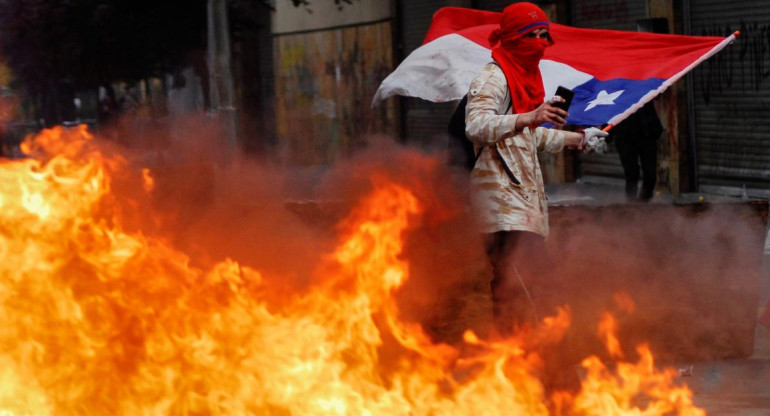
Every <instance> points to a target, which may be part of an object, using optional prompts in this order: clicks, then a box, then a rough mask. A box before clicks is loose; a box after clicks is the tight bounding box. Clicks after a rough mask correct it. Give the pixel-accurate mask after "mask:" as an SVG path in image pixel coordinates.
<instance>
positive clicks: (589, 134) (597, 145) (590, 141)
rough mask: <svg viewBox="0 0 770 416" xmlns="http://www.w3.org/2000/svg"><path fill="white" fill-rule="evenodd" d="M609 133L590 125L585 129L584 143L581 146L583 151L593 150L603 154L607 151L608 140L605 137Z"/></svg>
mask: <svg viewBox="0 0 770 416" xmlns="http://www.w3.org/2000/svg"><path fill="white" fill-rule="evenodd" d="M608 135H609V133H607V132H606V131H602V130H600V129H597V128H596V127H590V128H587V129H585V130H583V143H582V144H581V145H580V148H581V149H582V150H583V152H585V153H588V152H590V151H591V150H593V151H594V152H596V153H598V154H602V153H604V152H605V151H607V142H605V139H606V138H607V136H608Z"/></svg>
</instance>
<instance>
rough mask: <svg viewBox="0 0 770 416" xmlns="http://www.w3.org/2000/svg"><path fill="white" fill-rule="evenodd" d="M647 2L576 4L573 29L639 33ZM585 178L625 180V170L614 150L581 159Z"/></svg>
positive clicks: (601, 0)
mask: <svg viewBox="0 0 770 416" xmlns="http://www.w3.org/2000/svg"><path fill="white" fill-rule="evenodd" d="M647 17H648V16H647V0H593V1H590V2H580V1H574V2H573V4H572V26H576V27H585V28H591V29H614V30H631V31H636V22H637V20H640V19H645V18H647ZM580 172H581V173H582V174H583V175H594V176H611V177H618V178H622V177H623V167H622V166H621V165H620V158H619V157H618V154H617V152H616V151H615V148H614V146H612V145H610V146H609V152H607V153H605V154H603V155H597V154H595V153H591V154H588V155H582V154H581V155H580Z"/></svg>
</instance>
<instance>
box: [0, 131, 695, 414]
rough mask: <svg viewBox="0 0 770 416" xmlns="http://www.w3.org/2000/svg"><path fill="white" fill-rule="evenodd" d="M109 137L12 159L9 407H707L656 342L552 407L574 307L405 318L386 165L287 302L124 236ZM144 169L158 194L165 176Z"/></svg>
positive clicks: (3, 243)
mask: <svg viewBox="0 0 770 416" xmlns="http://www.w3.org/2000/svg"><path fill="white" fill-rule="evenodd" d="M97 141H98V140H94V138H93V137H92V136H91V135H90V133H89V132H88V131H87V129H86V128H85V127H79V128H74V129H63V128H55V129H51V130H45V131H43V132H42V133H41V134H40V135H39V136H37V137H33V138H29V139H27V141H25V143H24V145H23V150H24V152H25V153H26V154H28V155H30V157H29V158H27V159H24V160H17V161H3V162H2V163H0V187H2V189H1V192H0V259H1V260H2V261H0V318H1V319H2V322H3V325H2V326H0V415H9V416H10V415H13V416H22V415H137V414H143V415H355V416H359V415H363V416H379V415H498V414H499V415H502V414H506V415H508V414H521V415H547V414H565V415H566V414H574V415H588V414H602V415H605V414H617V415H626V414H629V415H630V414H644V415H659V414H670V413H676V414H682V415H700V414H703V412H702V411H700V410H699V409H697V408H696V407H695V406H693V405H692V402H691V398H690V397H691V393H690V392H689V390H687V389H686V387H684V388H679V387H676V386H674V385H673V383H672V379H673V373H672V371H671V370H665V371H663V372H657V371H656V370H655V368H654V366H653V360H652V356H651V354H650V353H649V351H648V350H646V349H645V348H643V347H640V349H639V354H640V356H641V359H640V362H639V363H638V364H623V363H621V364H618V366H617V374H613V373H612V372H610V371H609V370H608V369H607V368H606V367H605V366H604V365H603V364H602V363H601V362H600V361H599V360H598V359H597V358H588V359H586V360H585V361H584V362H583V367H584V368H585V369H586V371H587V374H586V377H585V378H584V380H583V387H582V390H581V392H579V393H578V394H576V395H575V396H571V395H570V396H563V400H561V401H560V403H561V405H560V406H556V407H554V406H549V405H548V404H547V398H546V397H545V393H544V390H543V387H542V385H541V384H540V381H539V380H538V378H537V373H538V366H539V364H538V363H539V358H538V356H537V353H536V351H537V348H538V346H539V345H540V344H543V343H547V342H548V340H550V339H553V338H558V337H559V336H560V334H563V332H564V331H565V330H566V328H567V327H568V325H569V322H570V317H569V313H568V311H567V310H566V309H565V310H562V311H561V312H560V314H559V315H557V316H555V317H549V318H547V319H546V320H544V321H543V324H542V325H540V327H539V328H537V329H535V330H532V332H529V333H526V334H519V335H517V336H515V337H513V338H511V339H507V340H502V341H485V340H482V339H481V338H480V337H479V336H477V335H476V334H474V333H472V332H466V333H465V336H464V340H465V344H464V345H463V346H461V347H460V348H457V347H454V346H449V345H444V344H437V343H435V342H433V341H431V339H430V338H429V337H428V336H427V335H426V334H425V333H424V332H423V330H422V329H421V328H420V326H419V325H417V324H408V323H405V322H403V321H402V320H401V319H399V309H398V304H397V303H396V302H395V301H394V299H393V296H392V292H393V291H394V290H396V289H398V288H399V287H401V286H402V285H403V283H404V282H405V281H406V280H407V279H409V275H410V269H409V264H408V263H407V262H406V261H404V260H403V259H402V258H400V255H401V252H402V249H403V236H402V234H403V233H404V231H405V230H407V229H408V228H409V227H410V224H411V221H412V219H413V218H415V217H418V216H419V215H420V214H421V212H422V207H421V201H419V200H418V199H417V198H416V197H415V194H414V193H413V192H411V191H410V189H408V188H407V187H405V186H404V185H399V184H396V183H394V182H393V181H390V180H389V179H388V176H387V175H386V174H384V173H383V174H381V175H379V176H376V177H374V178H373V179H372V191H371V192H370V193H369V195H368V196H367V197H366V198H364V199H363V200H361V201H360V202H359V204H358V206H357V207H356V208H355V209H354V210H353V211H352V212H351V213H350V215H349V216H348V217H347V219H346V220H345V221H344V222H343V223H342V224H341V225H340V241H339V244H338V245H337V248H336V249H335V250H334V251H333V252H331V253H329V254H328V255H327V256H326V257H325V258H326V262H325V264H324V265H323V267H321V268H320V269H319V272H318V273H319V276H318V279H317V281H318V282H319V283H318V284H317V285H315V286H314V287H313V288H312V290H309V291H307V292H305V293H302V294H296V295H294V296H292V297H290V298H287V299H285V300H282V301H281V302H276V301H275V300H274V299H271V287H270V284H269V281H270V280H269V279H266V278H265V277H266V276H264V275H263V274H262V273H261V272H260V271H258V270H255V269H252V268H248V267H244V266H242V265H240V264H238V263H236V262H233V261H229V260H228V261H224V262H221V263H218V264H216V265H214V266H213V267H211V268H210V269H208V270H202V269H199V268H196V267H193V266H191V262H190V259H189V257H188V256H187V255H186V254H185V253H184V252H182V251H179V250H177V249H175V248H174V247H172V246H171V245H170V244H169V243H167V242H165V241H164V240H161V239H159V238H155V237H152V236H151V235H150V234H148V233H143V232H142V231H141V230H136V231H129V230H127V229H126V227H125V224H124V223H123V218H122V213H125V212H127V211H128V210H129V208H127V207H126V206H124V205H122V204H124V203H125V201H121V200H120V199H119V198H116V197H115V196H114V195H112V193H111V192H112V191H111V189H112V185H113V180H114V177H115V175H116V174H117V173H118V172H121V174H127V173H126V172H130V171H131V170H130V168H129V167H128V166H127V162H126V161H125V160H123V159H121V158H119V157H108V156H106V155H105V153H103V152H101V151H100V150H99V146H98V144H97V143H96V142H97ZM136 175H137V176H138V177H139V178H138V179H137V183H139V184H141V185H139V188H140V189H143V191H144V192H152V190H153V189H154V180H153V177H152V173H151V172H150V171H146V170H145V171H141V172H138V173H136ZM131 204H134V205H136V204H138V203H137V202H136V201H134V202H131ZM134 205H131V207H132V208H133V207H134ZM606 329H607V330H608V331H609V330H612V329H613V328H612V327H611V326H610V327H608V328H606ZM565 394H566V393H565ZM640 395H641V396H644V397H647V398H648V399H647V400H645V401H642V403H641V404H637V403H635V402H634V401H635V399H637V398H639V397H640ZM634 406H644V407H643V408H641V407H634Z"/></svg>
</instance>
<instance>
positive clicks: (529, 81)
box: [465, 2, 607, 335]
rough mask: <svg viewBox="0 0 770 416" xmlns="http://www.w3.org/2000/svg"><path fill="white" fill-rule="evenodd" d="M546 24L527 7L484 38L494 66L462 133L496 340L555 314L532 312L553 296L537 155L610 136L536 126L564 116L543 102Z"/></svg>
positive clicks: (517, 7)
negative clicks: (488, 272)
mask: <svg viewBox="0 0 770 416" xmlns="http://www.w3.org/2000/svg"><path fill="white" fill-rule="evenodd" d="M549 25H550V24H549V20H548V17H547V16H546V15H545V12H543V10H541V9H540V8H539V7H538V6H536V5H534V4H532V3H528V2H520V3H515V4H512V5H510V6H508V7H506V8H505V10H504V11H503V15H502V20H501V22H500V27H499V28H497V29H496V30H495V31H494V32H493V33H492V34H491V36H490V38H489V40H490V43H491V44H492V47H493V48H492V58H493V60H494V62H490V63H489V64H487V65H486V66H485V67H484V68H483V70H482V71H481V72H480V73H479V74H478V75H477V76H476V78H475V79H474V80H473V82H472V83H471V87H470V91H469V92H468V103H467V106H466V112H465V123H466V124H465V133H466V136H467V137H468V139H469V140H471V141H472V142H473V144H474V147H475V149H476V153H477V155H478V159H477V161H476V164H475V166H474V168H473V170H472V172H471V182H472V185H473V189H474V192H473V206H474V212H475V214H474V215H475V216H476V217H477V219H478V220H479V222H480V224H481V227H482V231H483V232H484V233H485V239H486V249H487V254H488V255H489V259H490V263H491V265H492V272H493V279H492V282H491V290H492V302H493V312H494V317H495V326H496V328H497V330H498V332H500V333H501V335H508V334H510V333H511V331H512V330H513V329H514V328H515V327H517V326H523V325H528V324H534V323H535V322H537V320H538V319H540V318H542V317H544V316H546V315H551V314H553V313H555V309H554V310H550V309H548V307H546V306H541V307H538V305H537V304H538V302H541V303H542V302H543V301H545V299H546V294H549V292H553V291H554V289H555V288H553V287H549V285H550V284H549V282H548V280H547V278H546V276H545V275H546V274H547V273H546V270H545V268H546V267H547V264H548V262H547V261H546V260H545V259H546V258H547V257H545V253H546V249H545V244H544V243H545V237H546V236H547V235H548V211H547V206H546V198H545V191H544V187H543V176H542V173H541V171H540V164H539V162H538V159H537V152H539V151H548V152H552V153H557V152H560V151H562V149H563V148H564V147H565V146H566V147H569V148H578V149H583V148H585V146H586V144H587V143H588V144H589V145H590V144H596V143H600V144H602V145H603V144H604V143H603V140H604V137H606V136H607V133H605V132H602V131H601V130H599V129H597V128H589V129H586V130H585V131H582V132H569V131H563V130H560V129H558V128H544V127H540V125H541V124H543V123H551V124H553V125H555V126H557V127H560V126H563V125H564V124H565V123H566V120H565V119H566V117H567V112H566V111H564V110H562V109H560V108H557V107H555V106H554V104H556V103H558V102H563V101H564V100H563V99H562V98H560V97H554V98H553V99H551V100H549V101H548V102H544V99H545V91H544V89H543V81H542V78H541V75H540V70H539V67H538V63H539V62H540V59H541V58H542V57H543V53H544V52H545V49H546V48H547V47H549V46H551V45H553V44H554V42H558V39H552V38H551V36H550V33H549V30H548V29H549ZM538 314H539V316H538Z"/></svg>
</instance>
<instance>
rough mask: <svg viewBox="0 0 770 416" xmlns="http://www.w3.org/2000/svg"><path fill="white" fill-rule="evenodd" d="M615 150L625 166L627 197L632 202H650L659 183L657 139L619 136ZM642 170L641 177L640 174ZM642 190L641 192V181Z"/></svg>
mask: <svg viewBox="0 0 770 416" xmlns="http://www.w3.org/2000/svg"><path fill="white" fill-rule="evenodd" d="M615 148H616V149H617V150H618V155H619V156H620V163H621V164H622V165H623V175H624V176H625V178H626V196H627V197H628V198H629V199H631V200H636V199H638V200H640V201H649V200H650V199H651V198H652V196H653V193H654V192H655V183H656V181H657V172H656V170H655V169H656V168H657V163H658V140H657V137H651V138H646V137H638V136H637V137H635V136H618V137H617V138H616V139H615ZM640 168H641V175H640V174H639V171H640ZM640 176H641V179H642V189H641V190H639V179H640Z"/></svg>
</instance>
